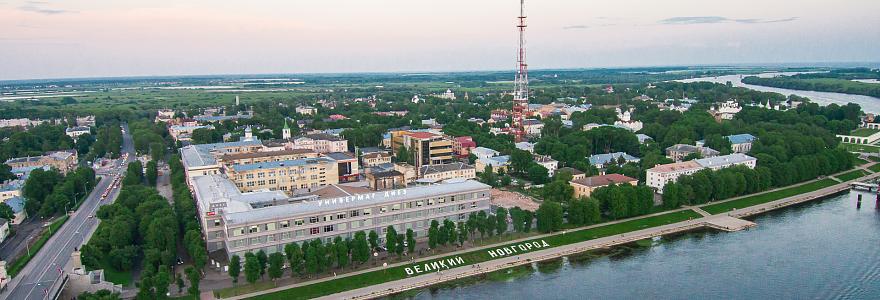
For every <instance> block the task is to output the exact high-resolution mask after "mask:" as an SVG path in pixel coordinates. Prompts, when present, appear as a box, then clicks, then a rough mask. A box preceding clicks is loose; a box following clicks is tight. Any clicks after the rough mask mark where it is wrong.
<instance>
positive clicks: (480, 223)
mask: <svg viewBox="0 0 880 300" xmlns="http://www.w3.org/2000/svg"><path fill="white" fill-rule="evenodd" d="M486 221H487V217H486V212H485V211H482V210H481V211H480V212H478V213H477V222H476V223H477V230H479V231H480V239H482V238H483V237H484V236H486V232H487V231H488V229H489V227H488V224H487V222H486Z"/></svg>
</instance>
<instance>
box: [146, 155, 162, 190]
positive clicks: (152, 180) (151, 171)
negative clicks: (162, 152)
mask: <svg viewBox="0 0 880 300" xmlns="http://www.w3.org/2000/svg"><path fill="white" fill-rule="evenodd" d="M145 175H146V177H147V184H149V185H150V186H155V185H156V178H157V177H158V176H159V171H158V170H157V169H156V161H155V160H151V161H150V162H148V163H147V173H146V174H145Z"/></svg>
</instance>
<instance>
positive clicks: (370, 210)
mask: <svg viewBox="0 0 880 300" xmlns="http://www.w3.org/2000/svg"><path fill="white" fill-rule="evenodd" d="M372 213H373V209H372V208H364V215H365V216H369V215H370V214H372Z"/></svg>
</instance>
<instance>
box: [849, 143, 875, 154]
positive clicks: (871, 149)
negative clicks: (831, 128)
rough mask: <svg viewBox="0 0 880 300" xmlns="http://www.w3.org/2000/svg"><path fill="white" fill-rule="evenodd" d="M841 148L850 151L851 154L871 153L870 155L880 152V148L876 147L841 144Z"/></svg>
mask: <svg viewBox="0 0 880 300" xmlns="http://www.w3.org/2000/svg"><path fill="white" fill-rule="evenodd" d="M840 147H842V148H844V149H846V151H850V152H870V153H877V152H880V147H878V146H874V145H863V144H849V143H840Z"/></svg>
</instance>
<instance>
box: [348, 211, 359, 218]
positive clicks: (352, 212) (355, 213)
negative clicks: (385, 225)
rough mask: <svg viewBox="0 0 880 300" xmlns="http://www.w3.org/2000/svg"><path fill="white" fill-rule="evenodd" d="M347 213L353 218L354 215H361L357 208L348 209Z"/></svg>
mask: <svg viewBox="0 0 880 300" xmlns="http://www.w3.org/2000/svg"><path fill="white" fill-rule="evenodd" d="M348 215H349V216H350V217H352V218H354V217H357V216H360V215H361V211H359V210H352V211H350V212H349V213H348Z"/></svg>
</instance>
